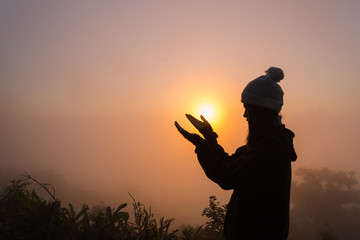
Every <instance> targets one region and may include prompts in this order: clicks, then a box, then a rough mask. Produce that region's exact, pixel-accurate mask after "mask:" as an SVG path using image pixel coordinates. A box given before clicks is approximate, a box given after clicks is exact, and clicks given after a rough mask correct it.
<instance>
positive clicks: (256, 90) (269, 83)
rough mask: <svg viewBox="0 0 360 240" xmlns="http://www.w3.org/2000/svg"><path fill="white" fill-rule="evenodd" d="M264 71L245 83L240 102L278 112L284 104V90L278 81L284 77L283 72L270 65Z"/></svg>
mask: <svg viewBox="0 0 360 240" xmlns="http://www.w3.org/2000/svg"><path fill="white" fill-rule="evenodd" d="M265 73H266V75H262V76H260V77H258V78H256V79H254V80H252V81H251V82H249V83H248V85H246V87H245V88H244V90H243V92H242V94H241V102H242V103H244V104H252V105H255V106H260V107H265V108H268V109H271V110H274V111H276V112H280V110H281V107H282V105H283V104H284V101H283V96H284V92H283V90H282V89H281V87H280V85H279V84H278V82H280V81H281V80H282V79H283V78H284V72H283V70H281V69H280V68H277V67H270V68H269V69H268V70H266V71H265Z"/></svg>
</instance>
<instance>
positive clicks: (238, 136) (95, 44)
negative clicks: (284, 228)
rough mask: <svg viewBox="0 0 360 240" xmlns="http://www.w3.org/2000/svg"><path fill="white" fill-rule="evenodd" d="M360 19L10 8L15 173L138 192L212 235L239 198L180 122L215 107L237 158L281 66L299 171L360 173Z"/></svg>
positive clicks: (193, 8)
mask: <svg viewBox="0 0 360 240" xmlns="http://www.w3.org/2000/svg"><path fill="white" fill-rule="evenodd" d="M359 9H360V3H359V2H357V1H341V2H340V1H315V2H314V1H297V2H290V1H271V2H270V1H257V3H254V1H101V2H97V1H76V2H74V1H59V2H49V1H32V2H29V1H16V2H14V1H1V3H0V34H1V39H0V63H1V64H0V114H1V119H0V123H1V125H0V132H1V133H2V134H1V135H0V142H1V145H0V164H1V166H2V169H19V170H26V171H40V170H43V169H54V170H55V171H56V172H57V173H59V174H60V175H61V176H63V177H64V178H65V179H66V181H68V182H71V183H74V185H76V186H79V187H83V188H87V189H93V190H95V191H108V192H128V191H130V192H134V193H136V194H138V196H140V197H143V198H144V199H145V201H148V202H151V203H152V204H153V205H154V207H155V209H156V208H158V211H159V212H162V213H164V214H166V215H167V216H169V217H175V218H177V219H179V221H183V222H189V223H191V224H195V223H201V221H202V220H201V218H200V217H199V216H200V215H201V210H202V208H203V207H205V206H206V204H207V199H208V196H209V195H213V194H216V195H218V196H219V198H220V199H221V200H222V201H224V202H226V201H227V199H228V197H229V194H230V193H229V192H224V191H222V190H220V189H219V187H218V186H216V185H215V184H213V183H212V182H210V180H208V179H206V177H205V175H204V174H203V173H202V170H201V169H200V166H199V165H198V163H197V160H196V157H195V155H194V152H193V146H191V144H190V143H188V142H186V141H185V140H184V139H182V137H181V136H180V135H179V134H178V133H177V132H176V129H175V128H174V126H173V122H174V121H175V120H177V121H179V122H180V123H182V125H184V126H185V127H187V128H188V129H189V130H194V129H193V128H191V126H190V124H188V123H187V122H186V121H187V120H186V118H185V116H184V114H185V113H187V112H189V113H193V114H195V112H194V111H195V107H194V105H196V103H197V102H200V101H208V100H209V99H211V101H214V102H216V103H217V104H218V105H219V107H218V110H219V111H218V112H219V115H218V116H217V120H216V121H217V122H216V124H215V123H214V125H215V127H216V129H215V130H216V131H217V132H218V134H219V136H220V137H219V141H220V143H221V144H223V146H224V147H225V149H226V150H228V151H229V152H230V153H231V152H233V151H234V150H235V149H236V147H238V146H240V145H241V144H243V143H244V140H245V138H246V121H245V120H244V119H243V118H242V111H243V107H242V104H241V103H240V94H241V91H242V89H243V88H244V87H245V85H246V84H247V83H248V82H249V81H250V80H252V79H254V78H256V77H258V76H260V75H262V74H263V71H264V70H266V69H267V68H268V67H269V66H277V67H281V68H282V69H283V70H284V72H285V79H284V80H283V81H282V82H281V86H282V88H283V90H284V92H285V106H284V108H283V111H282V114H283V116H284V118H283V119H284V123H285V124H286V125H287V126H288V127H289V128H291V129H292V130H293V131H294V132H295V134H296V138H295V144H296V145H295V146H296V149H297V151H298V155H299V159H298V162H296V163H295V164H294V165H293V166H294V169H295V170H296V169H297V168H299V167H304V166H306V167H317V168H320V167H329V168H333V169H339V170H353V171H356V172H357V173H358V174H359V173H360V166H359V159H360V154H359V151H358V146H357V145H358V144H357V143H358V136H359V135H360V127H359V126H358V124H359V122H360V111H359V110H360V95H359V93H358V92H359V90H360V81H359V79H358V78H359V77H358V75H359V74H358V70H359V69H360V61H359V56H360V45H359V42H360V28H359V27H358V23H359V22H360V15H359V14H358V12H359ZM79 173H81V174H79ZM55 187H56V186H55ZM138 200H140V201H141V200H142V199H138ZM84 201H85V202H86V201H87V200H86V199H84ZM104 201H105V203H106V202H108V203H113V202H115V200H114V199H111V200H110V199H104ZM116 201H128V202H129V201H130V199H116ZM182 208H183V209H185V208H186V209H188V210H187V211H179V209H182Z"/></svg>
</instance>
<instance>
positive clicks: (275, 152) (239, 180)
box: [195, 137, 284, 190]
mask: <svg viewBox="0 0 360 240" xmlns="http://www.w3.org/2000/svg"><path fill="white" fill-rule="evenodd" d="M282 145H283V143H282V141H281V140H280V139H279V138H278V137H269V138H266V139H264V140H262V141H261V142H260V143H259V144H258V145H257V147H255V148H254V149H253V150H248V151H246V147H245V146H243V147H240V148H239V149H238V150H237V151H236V152H235V154H233V155H232V156H228V155H227V154H219V150H217V149H216V148H214V147H213V146H211V145H209V144H206V143H204V144H201V145H198V146H197V147H196V149H195V152H196V154H197V157H198V160H199V163H200V165H201V167H202V168H203V170H204V172H205V174H206V176H207V177H208V178H209V179H211V180H212V181H214V182H215V183H217V184H219V186H220V187H221V188H223V189H225V190H228V189H234V188H237V187H239V186H240V185H242V184H244V183H246V182H248V181H252V180H253V179H255V178H257V177H258V176H259V175H261V174H263V173H264V171H265V170H266V169H268V166H269V163H271V164H273V163H274V162H273V161H274V160H273V159H278V158H281V156H280V155H281V154H282V152H284V150H283V147H282Z"/></svg>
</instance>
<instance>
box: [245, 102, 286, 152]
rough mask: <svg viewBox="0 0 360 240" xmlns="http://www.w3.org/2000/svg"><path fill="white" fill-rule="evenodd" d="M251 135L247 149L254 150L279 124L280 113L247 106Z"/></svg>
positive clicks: (249, 135)
mask: <svg viewBox="0 0 360 240" xmlns="http://www.w3.org/2000/svg"><path fill="white" fill-rule="evenodd" d="M245 109H246V114H247V119H248V124H249V134H248V137H247V147H248V148H252V147H253V146H254V145H255V144H256V143H257V142H258V141H259V140H261V139H262V138H264V137H265V136H267V135H268V134H269V133H270V131H271V129H272V128H273V127H274V126H275V125H276V124H279V117H280V116H279V112H276V111H274V110H271V109H268V108H264V107H259V106H255V105H250V104H246V105H245Z"/></svg>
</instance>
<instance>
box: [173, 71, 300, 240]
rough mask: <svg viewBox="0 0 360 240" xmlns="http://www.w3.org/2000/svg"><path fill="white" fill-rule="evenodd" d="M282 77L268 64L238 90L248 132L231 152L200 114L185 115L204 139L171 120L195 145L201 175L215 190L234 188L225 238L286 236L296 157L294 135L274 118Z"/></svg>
mask: <svg viewBox="0 0 360 240" xmlns="http://www.w3.org/2000/svg"><path fill="white" fill-rule="evenodd" d="M283 77H284V74H283V71H282V70H281V69H280V68H275V67H271V68H269V69H268V70H267V71H266V75H263V76H260V77H258V78H256V79H255V80H253V81H251V82H250V83H249V84H248V85H247V86H246V87H245V89H244V90H243V92H242V96H241V101H242V103H243V104H244V107H245V112H244V117H245V118H246V120H247V121H248V126H249V135H248V138H247V144H246V145H245V146H242V147H240V148H238V149H237V150H236V152H235V153H234V154H233V155H231V156H229V155H228V154H227V153H225V151H224V150H223V148H222V147H221V146H220V145H219V144H218V143H217V134H216V133H215V132H214V131H213V130H212V128H211V126H210V124H209V123H208V122H207V121H206V119H205V118H204V117H203V116H201V119H202V121H200V120H197V119H196V118H194V117H192V116H191V115H186V116H187V118H188V119H189V120H190V121H191V122H192V123H193V124H194V126H195V127H196V128H197V129H198V130H199V131H200V133H202V135H203V136H204V138H205V139H204V138H202V137H200V136H199V135H197V134H194V133H189V132H187V131H186V130H184V129H183V128H182V127H181V126H180V125H179V124H178V123H177V122H175V126H176V127H177V129H178V130H179V132H180V133H181V134H182V135H183V136H184V137H185V138H186V139H188V140H189V141H190V142H192V143H193V144H194V145H195V146H196V149H195V152H196V154H197V157H198V160H199V163H200V165H201V167H202V168H203V170H204V172H205V174H206V176H207V177H209V178H210V179H211V180H212V181H214V182H216V183H217V184H219V186H220V187H221V188H223V189H225V190H230V189H233V190H234V191H233V194H232V196H231V199H230V202H229V205H228V210H227V214H226V218H225V225H224V233H225V238H226V239H227V240H232V239H244V240H255V239H256V240H260V239H261V240H263V239H267V240H268V239H276V240H283V239H287V236H288V229H289V202H290V185H291V162H292V161H295V160H296V158H297V156H296V153H295V150H294V147H293V138H294V133H293V132H291V131H290V130H288V129H287V128H285V126H284V125H282V124H281V117H280V116H279V113H280V110H281V107H282V105H283V95H284V93H283V91H282V89H281V87H280V85H279V84H278V82H279V81H280V80H282V79H283Z"/></svg>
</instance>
